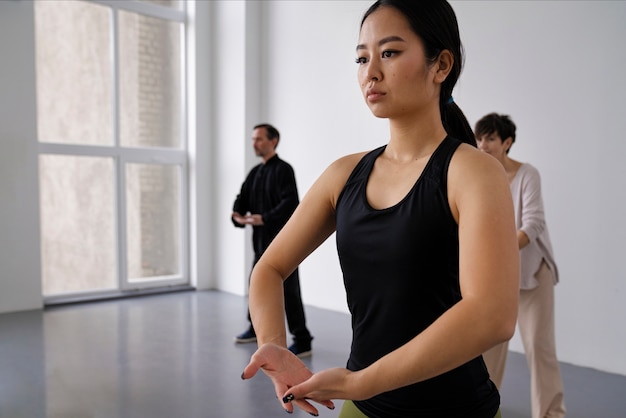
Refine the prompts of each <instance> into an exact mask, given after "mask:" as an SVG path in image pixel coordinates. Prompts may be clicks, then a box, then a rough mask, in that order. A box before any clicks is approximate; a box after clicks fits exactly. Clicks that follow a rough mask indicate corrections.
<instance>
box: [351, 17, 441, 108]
mask: <svg viewBox="0 0 626 418" xmlns="http://www.w3.org/2000/svg"><path fill="white" fill-rule="evenodd" d="M356 52H357V59H356V62H357V64H358V65H359V70H358V78H359V85H360V87H361V92H362V93H363V97H364V98H365V102H366V103H367V105H368V106H369V108H370V110H371V111H372V113H373V114H374V115H375V116H377V117H380V118H397V117H402V116H412V115H415V114H416V112H420V110H422V109H424V108H425V107H428V106H433V105H435V106H437V108H438V106H439V90H440V82H441V81H443V80H441V81H439V82H436V79H437V70H438V68H439V66H438V65H436V64H430V63H428V62H427V61H426V57H425V55H424V47H423V44H422V41H421V39H420V38H419V37H418V36H417V35H416V34H415V32H413V30H411V27H410V26H409V22H408V21H407V20H406V18H405V17H404V15H403V14H402V13H400V12H399V11H398V10H396V9H395V8H393V7H384V6H383V7H380V8H379V9H377V10H376V11H375V12H373V13H372V14H371V15H369V16H368V17H367V18H366V19H365V21H364V22H363V26H362V27H361V32H360V34H359V43H358V45H357V48H356ZM444 79H445V77H444Z"/></svg>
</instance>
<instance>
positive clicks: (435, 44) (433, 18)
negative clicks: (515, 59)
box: [361, 0, 476, 146]
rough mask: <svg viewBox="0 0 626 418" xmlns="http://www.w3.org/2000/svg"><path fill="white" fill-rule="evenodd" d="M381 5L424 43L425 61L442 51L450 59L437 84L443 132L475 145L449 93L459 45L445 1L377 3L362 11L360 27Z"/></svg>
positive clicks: (460, 50) (454, 78)
mask: <svg viewBox="0 0 626 418" xmlns="http://www.w3.org/2000/svg"><path fill="white" fill-rule="evenodd" d="M381 6H387V7H393V8H395V9H396V10H398V11H399V12H400V13H402V14H403V15H404V16H405V17H406V19H407V21H408V22H409V25H410V26H411V29H413V32H415V34H416V35H417V36H418V37H419V38H420V39H421V40H422V42H423V43H424V50H425V52H426V58H427V59H428V60H429V61H430V62H435V60H436V59H437V58H438V57H439V54H440V53H441V51H443V50H446V49H447V50H448V51H450V53H451V54H452V56H453V57H454V63H453V65H452V70H451V71H450V74H448V77H447V78H446V80H445V81H444V82H443V83H442V84H441V93H440V95H439V110H440V112H441V120H442V122H443V126H444V128H445V130H446V132H447V133H448V134H449V135H450V136H453V137H455V138H457V139H460V140H461V141H463V142H466V143H468V144H470V145H473V146H476V139H475V138H474V133H473V132H472V127H471V126H470V124H469V122H468V121H467V118H466V117H465V115H464V114H463V111H461V109H460V108H459V107H458V106H457V105H456V103H455V102H454V101H453V100H452V90H453V89H454V85H455V84H456V82H457V80H458V79H459V76H460V75H461V70H462V68H463V45H462V44H461V37H460V35H459V25H458V23H457V20H456V15H455V14H454V10H452V6H450V4H449V3H448V2H447V1H445V0H419V1H418V0H378V1H377V2H376V3H374V4H372V5H371V6H370V8H369V9H368V10H367V11H366V12H365V15H364V16H363V20H361V26H363V22H365V19H367V17H368V16H369V15H371V14H372V13H373V12H374V11H375V10H377V9H378V8H379V7H381Z"/></svg>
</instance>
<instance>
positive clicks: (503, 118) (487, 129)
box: [475, 113, 517, 154]
mask: <svg viewBox="0 0 626 418" xmlns="http://www.w3.org/2000/svg"><path fill="white" fill-rule="evenodd" d="M516 129H517V128H516V126H515V124H514V123H513V121H512V120H511V117H510V116H509V115H499V114H497V113H489V114H488V115H485V116H483V117H482V118H480V120H479V121H478V122H476V129H475V132H476V138H480V137H482V136H485V135H491V134H493V133H497V134H498V136H499V137H500V140H501V141H502V142H504V141H505V140H506V139H507V138H509V137H510V138H511V139H512V142H511V143H513V142H515V130H516ZM509 149H511V148H510V147H509ZM506 152H507V154H508V153H509V150H507V151H506Z"/></svg>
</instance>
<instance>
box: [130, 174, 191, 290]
mask: <svg viewBox="0 0 626 418" xmlns="http://www.w3.org/2000/svg"><path fill="white" fill-rule="evenodd" d="M179 207H180V167H178V166H166V165H156V164H127V165H126V236H127V239H126V241H127V250H128V251H127V253H128V281H129V282H133V281H137V280H141V279H145V278H150V277H153V276H168V275H176V274H180V260H179V252H180V246H181V242H180V213H179Z"/></svg>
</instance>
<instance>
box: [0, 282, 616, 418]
mask: <svg viewBox="0 0 626 418" xmlns="http://www.w3.org/2000/svg"><path fill="white" fill-rule="evenodd" d="M245 312H246V300H245V299H244V298H242V297H239V296H234V295H231V294H227V293H221V292H179V293H172V294H166V295H156V296H149V297H141V298H134V299H121V300H115V301H105V302H97V303H89V304H76V305H67V306H62V307H56V308H52V309H47V310H45V311H43V312H42V311H29V312H19V313H12V314H4V315H0V417H2V418H5V417H6V418H19V417H27V418H39V417H55V418H56V417H59V418H83V417H90V418H91V417H93V418H96V417H105V418H108V417H137V418H145V417H151V418H160V417H167V418H171V417H185V418H186V417H190V418H195V417H199V418H200V417H208V418H224V417H233V418H247V417H262V418H266V417H284V416H286V415H285V413H284V412H282V410H281V409H280V406H279V405H278V403H277V402H278V401H277V400H276V399H275V397H274V395H273V390H272V387H271V384H270V383H269V380H268V379H267V378H266V377H265V376H262V375H259V376H257V377H256V378H254V379H252V380H249V381H242V380H241V379H240V375H241V372H242V370H243V367H244V366H245V365H246V364H247V360H248V358H249V356H250V354H251V353H252V352H253V350H254V345H253V344H245V345H235V344H233V336H234V335H235V334H236V333H238V332H240V331H243V328H244V327H245V321H244V318H245ZM307 315H308V323H309V327H310V329H311V331H312V332H313V334H314V335H315V340H314V346H313V349H314V354H313V357H312V358H310V359H308V360H306V362H307V364H308V365H309V367H310V368H311V369H312V370H319V369H322V368H326V367H336V366H342V365H344V364H345V360H346V356H347V353H348V348H349V342H350V322H349V318H348V316H347V315H344V314H340V313H337V312H331V311H327V310H322V309H317V308H312V307H307ZM562 372H563V378H564V384H565V392H566V393H565V396H566V402H567V407H568V410H569V414H568V417H570V418H595V417H603V418H619V417H625V416H626V412H625V410H626V408H625V406H626V377H625V376H618V375H612V374H608V373H601V372H598V371H595V370H591V369H587V368H581V367H575V366H572V365H568V364H563V368H562ZM502 400H503V403H502V412H503V416H504V417H505V418H522V417H524V418H528V417H530V405H529V376H528V371H527V369H526V364H525V360H524V358H523V356H522V355H520V354H514V353H512V354H511V355H510V356H509V362H508V364H507V373H506V376H505V381H504V383H503V388H502ZM337 405H338V408H337V410H335V411H328V410H326V409H324V410H322V411H321V414H320V416H321V417H336V416H337V414H338V409H339V406H340V405H341V402H337ZM291 416H293V417H308V416H309V415H308V414H306V413H303V412H301V411H298V412H296V413H294V414H293V415H291Z"/></svg>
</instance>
